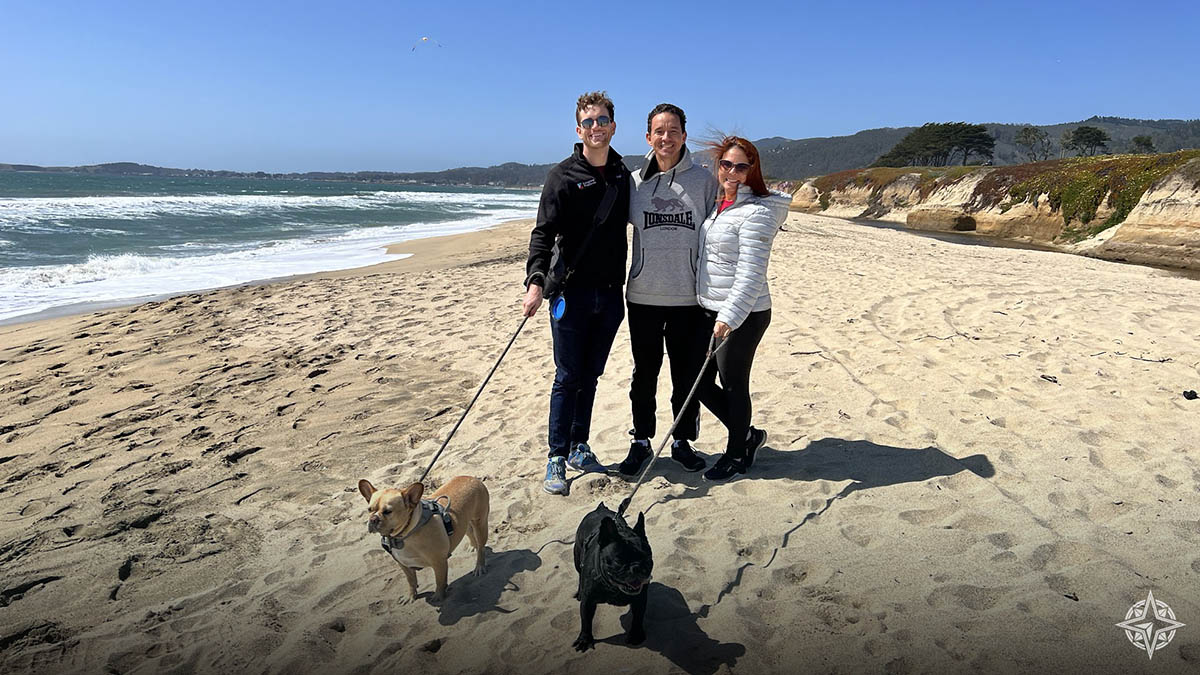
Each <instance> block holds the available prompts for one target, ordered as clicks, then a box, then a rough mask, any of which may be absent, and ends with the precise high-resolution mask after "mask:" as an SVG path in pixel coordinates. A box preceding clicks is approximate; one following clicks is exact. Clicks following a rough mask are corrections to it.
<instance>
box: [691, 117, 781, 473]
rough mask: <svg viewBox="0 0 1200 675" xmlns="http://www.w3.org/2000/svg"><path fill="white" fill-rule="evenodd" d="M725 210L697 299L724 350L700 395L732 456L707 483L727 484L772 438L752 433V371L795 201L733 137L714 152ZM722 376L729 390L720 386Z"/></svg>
mask: <svg viewBox="0 0 1200 675" xmlns="http://www.w3.org/2000/svg"><path fill="white" fill-rule="evenodd" d="M713 154H714V156H715V157H717V158H718V162H717V183H718V195H717V199H718V204H717V208H716V209H715V210H714V211H713V212H712V215H710V216H709V217H708V219H706V220H705V221H704V224H703V225H701V227H700V247H699V259H698V260H697V270H696V294H697V299H698V300H699V302H700V305H701V306H702V307H703V308H704V309H705V310H706V311H707V312H708V315H709V318H710V319H712V321H713V335H714V336H715V337H716V338H717V339H718V340H723V341H724V343H725V344H724V345H723V346H722V347H721V350H720V351H718V352H717V355H716V357H715V359H714V360H715V361H716V367H715V368H714V367H713V366H712V365H710V366H709V368H708V370H707V371H705V373H704V378H703V380H702V382H701V384H700V390H699V396H700V400H701V402H703V403H704V405H705V407H707V408H708V409H709V410H711V411H712V412H713V414H714V415H716V416H717V418H718V419H720V420H721V422H722V423H723V424H724V425H725V427H726V428H727V429H728V430H729V440H728V441H727V442H726V445H725V453H724V454H723V455H721V457H720V458H719V459H718V460H717V462H716V464H714V465H713V467H712V468H710V469H709V470H708V471H706V472H704V477H705V478H707V479H708V480H725V479H727V478H729V477H731V476H733V475H734V474H738V473H746V469H749V468H750V467H751V465H753V464H754V453H755V452H757V451H758V449H759V448H761V447H762V446H763V444H764V443H766V441H767V433H766V432H765V431H763V430H762V429H757V428H755V427H752V426H750V416H751V407H750V368H751V366H752V365H753V363H754V352H755V351H756V350H757V349H758V343H759V341H761V340H762V336H763V334H764V333H765V332H766V330H767V326H768V325H769V324H770V323H771V293H770V291H769V290H768V288H767V262H768V260H769V259H770V257H771V244H772V242H773V241H774V240H775V233H776V232H778V231H779V227H780V226H781V225H782V224H783V221H784V219H785V218H786V217H787V211H788V205H789V204H790V203H791V198H790V197H788V196H787V195H783V194H780V193H775V192H771V191H770V190H768V189H767V186H766V183H765V182H764V181H763V175H762V167H761V165H760V163H759V155H758V149H757V148H755V147H754V144H753V143H751V142H750V141H748V140H746V139H744V138H739V137H737V136H729V137H726V138H725V139H723V140H722V141H721V142H720V143H719V144H717V145H715V147H714V153H713ZM718 372H720V374H721V384H720V385H718V384H717V382H716V375H717V373H718Z"/></svg>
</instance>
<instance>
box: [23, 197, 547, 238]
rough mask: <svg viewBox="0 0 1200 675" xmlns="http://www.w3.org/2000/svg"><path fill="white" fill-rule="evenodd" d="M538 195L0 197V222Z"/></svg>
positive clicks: (532, 203) (504, 202) (531, 203)
mask: <svg viewBox="0 0 1200 675" xmlns="http://www.w3.org/2000/svg"><path fill="white" fill-rule="evenodd" d="M537 201H538V194H537V193H535V192H532V191H531V192H529V193H528V194H513V193H464V192H416V191H392V190H377V191H373V192H362V193H357V194H346V195H294V194H271V195H258V194H219V195H142V196H106V197H33V198H0V226H8V227H21V228H22V229H26V228H30V227H34V228H37V227H46V225H47V224H48V223H52V222H56V221H57V222H59V223H61V221H70V220H79V219H95V220H113V219H117V220H149V219H154V218H161V217H164V216H222V217H245V216H255V215H265V214H271V213H281V212H292V211H303V210H306V209H312V208H325V209H345V210H369V209H379V208H381V207H382V208H386V207H389V206H393V207H402V206H405V205H437V206H442V207H450V210H458V209H455V208H454V207H460V208H461V207H462V206H464V205H466V204H469V205H471V206H472V207H473V208H477V209H485V210H486V209H504V208H513V207H521V206H524V207H527V208H536V205H537Z"/></svg>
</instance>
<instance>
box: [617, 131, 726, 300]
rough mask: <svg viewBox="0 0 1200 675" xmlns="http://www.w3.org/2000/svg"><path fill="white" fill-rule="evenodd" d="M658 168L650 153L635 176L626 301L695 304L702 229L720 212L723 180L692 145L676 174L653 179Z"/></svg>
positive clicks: (632, 191)
mask: <svg viewBox="0 0 1200 675" xmlns="http://www.w3.org/2000/svg"><path fill="white" fill-rule="evenodd" d="M657 166H658V165H657V161H656V160H655V159H654V151H650V152H648V153H646V161H645V163H644V164H643V166H642V169H641V171H636V172H634V173H633V175H632V177H633V187H632V190H631V194H630V196H629V221H630V222H631V223H632V224H633V246H632V252H633V262H632V264H631V265H630V266H629V285H628V286H627V287H626V291H625V297H626V299H628V300H629V302H634V303H637V304H640V305H659V306H672V307H680V306H686V305H695V304H696V251H697V248H698V246H699V243H700V236H699V232H700V225H701V223H703V222H704V220H705V219H706V218H707V217H708V214H709V213H710V212H712V211H713V210H714V209H715V208H716V203H715V202H716V198H717V179H716V177H715V176H713V174H712V172H711V171H709V170H708V169H706V168H704V167H703V166H700V165H699V164H695V163H693V162H692V153H691V152H690V151H688V149H687V146H686V145H685V146H684V147H683V155H682V156H681V157H680V158H679V163H677V164H676V165H675V166H674V167H672V168H671V170H670V171H666V172H662V171H660V172H658V173H655V174H654V175H653V176H649V177H647V174H648V173H649V172H650V171H651V170H652V169H655V168H657Z"/></svg>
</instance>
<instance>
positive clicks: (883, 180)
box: [813, 166, 979, 210]
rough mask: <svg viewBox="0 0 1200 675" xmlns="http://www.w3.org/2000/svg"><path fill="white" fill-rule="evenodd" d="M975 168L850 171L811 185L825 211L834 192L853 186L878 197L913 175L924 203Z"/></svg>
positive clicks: (885, 168)
mask: <svg viewBox="0 0 1200 675" xmlns="http://www.w3.org/2000/svg"><path fill="white" fill-rule="evenodd" d="M978 168H979V167H974V166H916V167H911V166H910V167H874V168H870V169H850V170H849V171H839V172H837V173H831V174H829V175H828V176H821V177H820V178H817V179H815V180H814V181H813V185H814V186H816V188H817V190H818V191H819V192H820V200H821V209H822V210H824V209H827V208H829V198H830V195H831V194H832V193H833V192H835V191H837V190H845V189H846V188H849V187H850V186H852V185H853V186H854V187H856V188H867V187H869V188H871V196H872V197H878V196H879V194H880V193H882V192H883V191H884V190H885V189H887V187H888V186H889V185H892V184H893V183H895V182H896V181H898V180H900V179H901V178H903V177H905V176H908V175H913V174H915V175H916V176H917V191H918V193H919V196H920V198H921V199H924V198H926V197H928V196H929V194H930V193H932V192H933V191H934V190H935V189H937V188H938V187H939V186H942V185H949V184H950V183H953V182H955V181H957V180H958V179H959V178H962V177H963V176H965V175H967V174H969V173H971V172H972V171H976V170H978Z"/></svg>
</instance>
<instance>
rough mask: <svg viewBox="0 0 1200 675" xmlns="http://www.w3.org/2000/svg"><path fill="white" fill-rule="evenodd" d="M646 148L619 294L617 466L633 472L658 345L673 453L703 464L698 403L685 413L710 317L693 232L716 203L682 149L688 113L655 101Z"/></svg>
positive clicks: (641, 448)
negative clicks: (624, 325) (625, 363)
mask: <svg viewBox="0 0 1200 675" xmlns="http://www.w3.org/2000/svg"><path fill="white" fill-rule="evenodd" d="M646 143H647V144H649V146H650V151H649V152H647V153H646V160H645V163H644V165H643V166H642V169H641V170H640V171H637V172H635V173H634V174H633V192H632V194H631V195H630V203H629V220H630V222H631V223H632V224H633V255H632V263H631V264H630V267H629V283H628V286H627V287H626V293H625V299H626V301H627V302H628V307H629V342H630V345H631V346H632V348H633V379H632V381H631V382H630V386H629V400H630V403H631V404H632V408H633V428H632V429H630V431H629V433H630V435H632V436H633V441H632V443H630V445H629V455H628V456H627V457H626V458H625V460H624V461H623V462H621V465H620V467H619V468H618V470H619V471H620V472H621V473H622V474H625V475H627V476H633V475H636V474H637V473H638V472H639V471H640V470H641V469H642V466H643V465H644V464H645V462H646V460H647V459H649V458H650V454H651V452H650V439H651V438H652V437H653V436H654V432H655V407H656V404H655V394H656V393H657V391H658V373H659V370H660V369H661V368H662V361H663V348H664V345H665V347H666V353H667V358H668V359H669V360H670V362H671V410H672V412H673V417H679V415H680V413H681V412H682V413H683V416H682V417H681V418H680V420H679V424H678V425H677V426H676V427H675V431H674V434H673V435H674V437H675V442H674V443H672V444H671V457H672V458H673V459H674V460H675V461H677V462H679V463H680V464H681V465H682V466H683V468H684V469H686V470H687V471H699V470H701V469H703V468H704V466H705V462H704V459H703V458H702V457H700V456H699V455H697V454H696V451H695V450H694V449H693V448H692V445H691V441H694V440H696V437H697V436H698V435H699V433H700V401H699V398H695V399H693V400H692V402H691V403H689V404H688V406H687V408H686V410H685V409H684V408H683V402H684V401H685V400H687V396H688V393H689V392H690V391H691V388H692V384H693V383H694V382H695V381H696V377H697V376H698V375H699V374H700V368H701V367H702V366H703V365H704V357H705V353H706V351H707V348H708V342H709V336H710V334H711V332H712V321H711V320H710V319H709V318H708V317H707V316H706V315H705V313H704V310H703V309H702V308H701V307H700V304H699V303H698V302H697V301H696V253H697V249H698V247H699V242H700V240H699V235H698V230H699V227H700V224H701V223H703V222H704V220H705V218H707V217H708V214H709V213H711V212H712V210H713V209H714V208H716V198H717V179H716V177H715V176H713V174H712V172H710V171H708V170H707V169H705V168H704V167H703V166H701V165H700V164H698V163H693V161H692V155H691V152H689V151H688V148H687V145H686V143H687V116H686V115H685V114H684V112H683V110H681V109H680V108H679V107H678V106H675V105H671V104H670V103H661V104H659V105H657V106H655V107H654V109H653V110H651V111H650V114H649V115H648V116H647V117H646Z"/></svg>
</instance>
